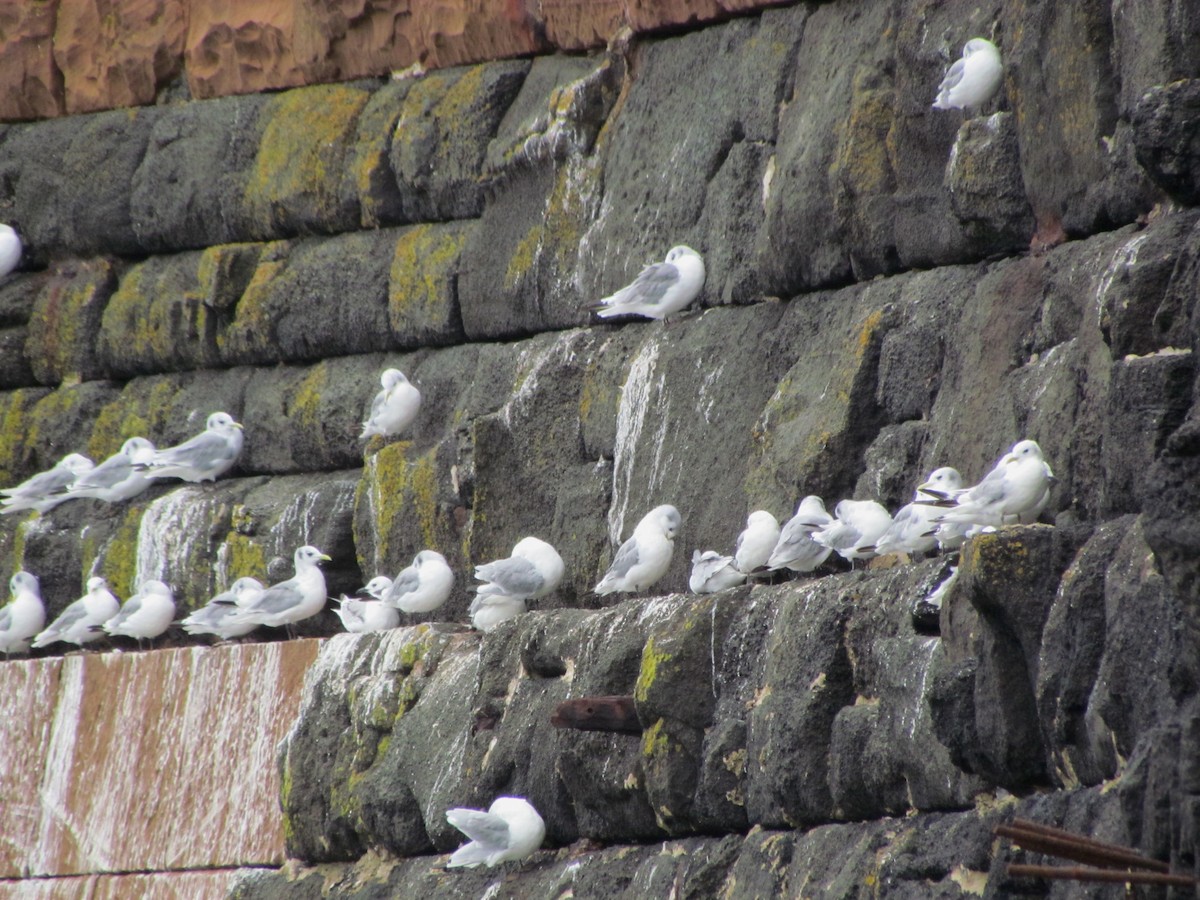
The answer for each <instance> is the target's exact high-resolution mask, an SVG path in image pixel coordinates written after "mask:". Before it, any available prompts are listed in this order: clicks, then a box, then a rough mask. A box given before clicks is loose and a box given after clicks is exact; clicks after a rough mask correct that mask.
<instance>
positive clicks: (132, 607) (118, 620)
mask: <svg viewBox="0 0 1200 900" xmlns="http://www.w3.org/2000/svg"><path fill="white" fill-rule="evenodd" d="M141 608H142V598H141V597H139V596H137V595H134V596H132V597H130V598H129V599H128V600H126V601H125V605H124V606H122V607H121V610H120V612H118V613H117V614H116V615H115V616H113V619H112V626H113V627H114V628H115V627H117V626H118V625H124V624H125V623H126V622H127V621H128V620H129V617H130V616H132V615H133V614H134V613H135V612H137V611H138V610H139V609H141Z"/></svg>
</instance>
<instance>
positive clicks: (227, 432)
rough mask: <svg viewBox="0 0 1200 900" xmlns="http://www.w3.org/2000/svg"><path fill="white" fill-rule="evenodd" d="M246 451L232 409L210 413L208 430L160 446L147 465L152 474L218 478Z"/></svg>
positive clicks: (188, 478) (196, 479) (153, 476)
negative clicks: (243, 448)
mask: <svg viewBox="0 0 1200 900" xmlns="http://www.w3.org/2000/svg"><path fill="white" fill-rule="evenodd" d="M241 452H242V426H241V425H240V424H238V423H237V422H235V421H233V417H232V416H231V415H229V413H223V412H215V413H213V414H212V415H211V416H209V417H208V421H207V422H206V423H205V428H204V431H202V432H201V433H200V434H198V435H196V436H195V437H194V438H191V439H190V440H187V441H184V442H183V443H182V444H178V445H176V446H174V447H168V448H167V449H166V450H159V451H158V452H157V453H155V454H154V456H153V457H151V459H150V461H149V462H147V463H145V464H144V466H143V468H144V469H145V471H146V474H147V476H149V477H150V478H182V479H183V480H184V481H192V482H200V481H215V480H216V479H217V478H218V477H219V476H221V475H224V474H225V473H226V472H228V471H229V470H230V469H231V468H233V464H234V463H235V462H237V458H238V454H240V453H241Z"/></svg>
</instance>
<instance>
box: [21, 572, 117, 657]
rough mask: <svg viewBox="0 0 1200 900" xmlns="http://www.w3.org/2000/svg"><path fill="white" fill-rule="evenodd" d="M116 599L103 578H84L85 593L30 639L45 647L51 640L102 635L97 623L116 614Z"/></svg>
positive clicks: (82, 639)
mask: <svg viewBox="0 0 1200 900" xmlns="http://www.w3.org/2000/svg"><path fill="white" fill-rule="evenodd" d="M120 608H121V604H120V602H119V601H118V600H117V598H116V597H114V596H113V595H112V593H111V592H110V591H109V589H108V584H107V582H105V580H104V579H103V578H101V577H100V576H98V575H95V576H93V577H91V578H89V579H88V583H87V593H86V594H84V595H83V596H82V597H80V598H79V599H78V600H76V601H75V602H74V603H72V604H71V605H70V606H68V607H67V608H66V609H64V610H63V611H62V613H61V614H60V615H59V617H58V618H57V619H55V620H54V621H53V622H51V623H50V627H49V628H47V629H46V630H45V631H43V632H42V633H41V634H39V635H38V636H37V637H36V638H34V640H33V646H34V647H38V648H40V647H46V646H48V645H50V644H53V643H54V642H55V641H65V642H66V643H68V644H79V645H83V644H87V643H89V642H91V641H94V640H97V639H99V638H100V637H102V632H101V631H100V626H101V625H103V624H104V623H105V622H107V621H108V620H109V619H111V618H112V617H113V616H115V615H116V614H117V611H118V610H119V609H120Z"/></svg>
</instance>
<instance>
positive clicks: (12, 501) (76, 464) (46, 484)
mask: <svg viewBox="0 0 1200 900" xmlns="http://www.w3.org/2000/svg"><path fill="white" fill-rule="evenodd" d="M93 468H95V463H93V462H92V461H91V460H90V459H88V458H87V457H86V456H83V455H82V454H79V453H69V454H67V455H66V456H64V457H63V458H62V459H60V460H59V461H58V462H57V463H56V464H55V465H54V467H53V468H51V469H47V470H46V471H45V472H39V473H38V474H37V475H34V476H33V477H32V478H30V479H28V480H27V481H23V482H21V484H18V485H17V486H16V487H11V488H5V489H4V490H0V494H3V495H5V499H4V500H2V501H0V505H2V506H3V507H4V509H2V510H0V513H2V514H5V515H7V514H8V513H15V512H21V511H22V510H26V509H34V510H37V511H38V512H39V513H44V512H49V511H50V510H52V509H54V507H56V506H58V504H60V503H62V502H63V501H64V500H67V499H68V496H67V495H66V494H65V493H63V492H64V491H65V490H66V489H67V488H68V487H70V486H71V484H73V483H74V482H75V479H76V478H78V477H79V476H80V475H82V474H84V473H85V472H90V471H91V470H92V469H93Z"/></svg>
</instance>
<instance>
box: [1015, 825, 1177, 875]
mask: <svg viewBox="0 0 1200 900" xmlns="http://www.w3.org/2000/svg"><path fill="white" fill-rule="evenodd" d="M995 834H996V835H998V836H999V837H1006V838H1009V839H1011V840H1012V841H1013V843H1016V844H1020V845H1021V846H1022V847H1024V848H1025V849H1026V850H1031V851H1033V852H1034V853H1045V854H1046V855H1048V856H1061V857H1062V858H1064V859H1072V860H1075V861H1076V862H1081V863H1087V864H1089V865H1093V866H1103V867H1106V868H1110V869H1113V868H1115V869H1127V868H1134V869H1150V870H1153V871H1159V872H1163V871H1170V867H1169V866H1167V865H1165V864H1164V863H1161V862H1159V861H1158V860H1155V859H1147V858H1146V857H1144V856H1142V855H1141V854H1140V853H1136V852H1134V851H1132V850H1130V849H1129V848H1128V847H1121V848H1110V847H1096V846H1094V845H1092V844H1090V843H1089V842H1088V839H1087V838H1081V837H1079V836H1078V835H1075V836H1073V837H1070V838H1065V837H1057V836H1051V835H1048V834H1041V833H1038V832H1032V833H1030V832H1028V831H1025V830H1024V829H1022V828H1017V827H1014V826H1011V825H997V826H996V828H995Z"/></svg>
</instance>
